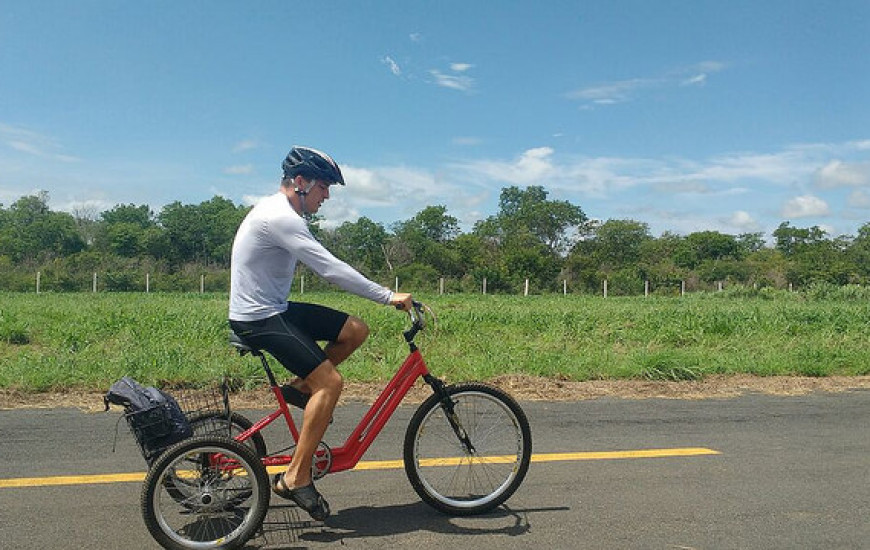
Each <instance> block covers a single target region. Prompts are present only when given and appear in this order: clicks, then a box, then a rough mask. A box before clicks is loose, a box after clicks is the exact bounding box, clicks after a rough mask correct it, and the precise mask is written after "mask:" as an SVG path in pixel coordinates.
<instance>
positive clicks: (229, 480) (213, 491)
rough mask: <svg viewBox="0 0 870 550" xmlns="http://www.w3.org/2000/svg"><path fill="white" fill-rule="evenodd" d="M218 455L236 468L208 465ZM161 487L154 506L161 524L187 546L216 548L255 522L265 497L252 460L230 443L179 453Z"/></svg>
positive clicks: (165, 469) (164, 472) (162, 480)
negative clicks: (260, 492)
mask: <svg viewBox="0 0 870 550" xmlns="http://www.w3.org/2000/svg"><path fill="white" fill-rule="evenodd" d="M214 454H220V455H221V456H223V457H224V459H225V461H232V462H233V464H234V467H233V468H232V469H230V468H229V467H225V468H213V467H207V466H204V463H207V462H208V457H209V456H211V455H214ZM156 486H157V489H156V490H155V491H154V495H153V502H152V505H153V506H152V508H153V510H154V513H155V517H156V520H157V523H158V524H159V525H160V529H161V530H162V531H163V533H165V534H166V535H167V536H168V537H170V538H171V539H173V540H174V541H175V542H177V543H179V544H182V545H184V546H185V547H187V548H213V547H215V546H218V545H224V544H226V543H227V542H229V541H232V540H233V539H235V538H236V537H238V536H240V535H241V534H242V533H243V531H245V529H246V527H247V526H248V525H249V524H250V522H251V521H253V516H254V508H255V506H256V503H257V501H258V498H259V487H258V484H257V483H256V475H255V472H254V471H253V468H252V466H251V464H249V463H248V462H247V461H246V460H245V459H244V458H243V457H240V456H239V455H238V454H236V453H234V452H233V451H231V450H229V449H227V448H224V447H197V448H195V449H192V450H190V451H188V452H186V453H183V454H181V455H179V456H178V457H176V458H175V459H174V460H173V461H172V462H171V463H170V464H168V465H167V466H166V468H164V469H163V471H162V472H161V474H160V477H159V478H158V479H157V484H156ZM170 487H171V488H174V490H175V491H176V493H175V494H174V495H173V494H172V493H171V491H170V490H169V488H170ZM181 487H183V489H181ZM178 491H181V492H182V493H183V494H184V499H183V500H180V499H179V498H178Z"/></svg>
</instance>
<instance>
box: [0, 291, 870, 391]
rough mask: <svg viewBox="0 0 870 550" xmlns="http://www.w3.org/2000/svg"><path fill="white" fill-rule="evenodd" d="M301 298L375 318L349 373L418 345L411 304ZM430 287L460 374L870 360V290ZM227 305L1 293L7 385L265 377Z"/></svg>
mask: <svg viewBox="0 0 870 550" xmlns="http://www.w3.org/2000/svg"><path fill="white" fill-rule="evenodd" d="M303 298H304V299H305V300H306V301H312V302H317V303H323V304H326V305H330V306H333V307H338V308H341V309H344V310H346V311H349V312H351V313H353V314H356V315H359V316H361V317H362V318H364V319H365V320H366V321H367V322H368V323H369V325H370V327H371V329H372V334H371V336H370V338H369V340H368V342H367V343H366V344H365V345H364V346H363V348H362V349H361V350H360V351H359V352H357V354H355V355H354V356H353V357H352V358H351V360H349V361H348V362H347V363H346V364H345V365H343V367H342V372H343V373H344V374H345V376H346V377H347V378H348V379H350V380H358V381H378V380H386V379H388V378H389V377H390V376H391V375H392V373H393V371H394V369H395V368H396V366H398V364H399V363H400V361H401V360H402V359H403V358H404V356H405V355H406V354H407V347H406V345H405V344H404V341H403V340H402V338H401V331H402V329H403V328H404V327H405V324H406V317H405V315H404V314H401V313H399V312H397V311H395V310H393V309H391V308H388V307H384V306H378V305H376V304H373V303H371V302H367V301H365V300H362V299H359V298H356V297H352V296H349V295H346V294H339V293H322V294H320V293H318V294H308V293H307V294H305V295H304V296H303ZM421 298H422V299H423V301H426V302H427V303H428V304H429V305H430V306H431V307H432V308H433V309H434V310H435V312H436V313H437V315H438V324H437V329H436V330H432V331H429V332H427V333H424V334H423V335H422V336H420V337H419V338H418V342H419V344H420V347H421V349H422V350H423V352H424V355H425V357H426V359H427V362H428V364H429V367H430V369H431V370H432V371H433V372H434V373H436V374H438V375H440V376H443V377H445V378H447V379H448V380H450V381H454V382H456V381H460V380H470V379H479V380H480V379H482V380H486V379H490V378H493V377H496V376H499V375H503V374H528V375H533V376H545V377H558V378H562V379H568V380H590V379H620V378H644V379H653V380H694V379H700V378H703V377H705V376H707V375H710V374H731V373H734V374H757V375H762V376H771V375H803V376H807V375H809V376H827V375H834V374H837V375H862V374H870V347H868V345H867V344H868V341H870V299H868V295H867V293H866V292H857V293H854V294H849V293H843V292H839V293H838V292H833V293H827V294H825V295H807V294H799V293H787V292H771V293H765V292H723V293H712V294H703V293H702V294H692V295H686V296H685V297H682V298H662V297H649V298H643V297H631V298H612V297H611V298H607V299H604V298H601V297H594V296H572V295H569V296H562V295H550V296H529V297H522V296H482V295H450V296H421ZM226 309H227V295H226V294H160V293H152V294H139V293H135V294H134V293H131V294H110V293H103V294H87V293H82V294H51V293H49V294H39V295H36V294H14V293H0V388H3V389H13V390H21V391H26V392H40V391H57V390H72V389H83V390H94V389H98V390H99V389H106V388H108V386H109V385H110V384H111V383H112V382H114V381H115V380H117V379H118V378H120V377H121V376H124V375H131V376H133V377H135V378H137V379H139V380H140V381H143V382H146V383H148V384H169V385H174V386H178V385H200V384H206V383H210V382H212V381H214V380H216V379H218V378H220V377H221V376H222V375H224V374H227V375H229V376H230V377H232V378H234V379H235V380H237V381H239V382H242V383H243V384H245V385H249V386H253V385H257V384H260V383H262V378H263V377H262V371H261V369H260V368H259V366H258V363H257V362H256V361H255V360H253V359H251V358H244V359H242V358H239V357H238V355H236V354H235V353H234V352H233V351H232V350H231V348H230V347H229V346H228V345H227V333H228V327H227V324H226Z"/></svg>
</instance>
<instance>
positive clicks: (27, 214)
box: [0, 191, 85, 262]
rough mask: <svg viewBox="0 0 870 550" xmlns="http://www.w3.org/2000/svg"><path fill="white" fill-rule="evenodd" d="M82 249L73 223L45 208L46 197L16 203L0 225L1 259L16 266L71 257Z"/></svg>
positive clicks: (26, 199)
mask: <svg viewBox="0 0 870 550" xmlns="http://www.w3.org/2000/svg"><path fill="white" fill-rule="evenodd" d="M84 248H85V242H84V240H83V239H82V237H81V235H80V234H79V232H78V227H77V226H76V222H75V219H74V218H73V217H72V216H71V215H70V214H67V213H65V212H52V211H51V210H50V209H49V208H48V193H47V192H45V191H42V192H40V193H39V194H37V195H29V196H26V197H22V198H20V199H18V200H17V201H15V203H13V204H12V206H11V207H10V208H9V211H8V212H6V213H5V215H4V216H3V218H2V225H0V255H4V256H9V257H10V258H12V260H13V261H15V262H21V261H24V260H37V259H38V258H40V257H48V258H54V257H59V256H64V255H68V254H74V253H76V252H79V251H80V250H83V249H84Z"/></svg>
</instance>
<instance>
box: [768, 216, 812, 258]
mask: <svg viewBox="0 0 870 550" xmlns="http://www.w3.org/2000/svg"><path fill="white" fill-rule="evenodd" d="M773 237H774V238H775V239H776V249H777V250H779V251H780V252H782V253H783V254H785V255H786V256H793V255H794V254H796V253H798V252H799V251H800V249H801V248H803V247H805V246H807V245H813V244H817V243H819V242H821V241H823V240H824V239H825V232H824V231H823V230H822V229H821V228H820V227H819V226H817V225H814V226H813V227H810V228H804V229H802V228H798V227H792V226H791V224H789V222H782V223H781V224H779V227H777V228H776V230H774V232H773Z"/></svg>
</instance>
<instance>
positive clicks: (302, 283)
mask: <svg viewBox="0 0 870 550" xmlns="http://www.w3.org/2000/svg"><path fill="white" fill-rule="evenodd" d="M299 294H300V295H302V294H305V275H300V276H299Z"/></svg>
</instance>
